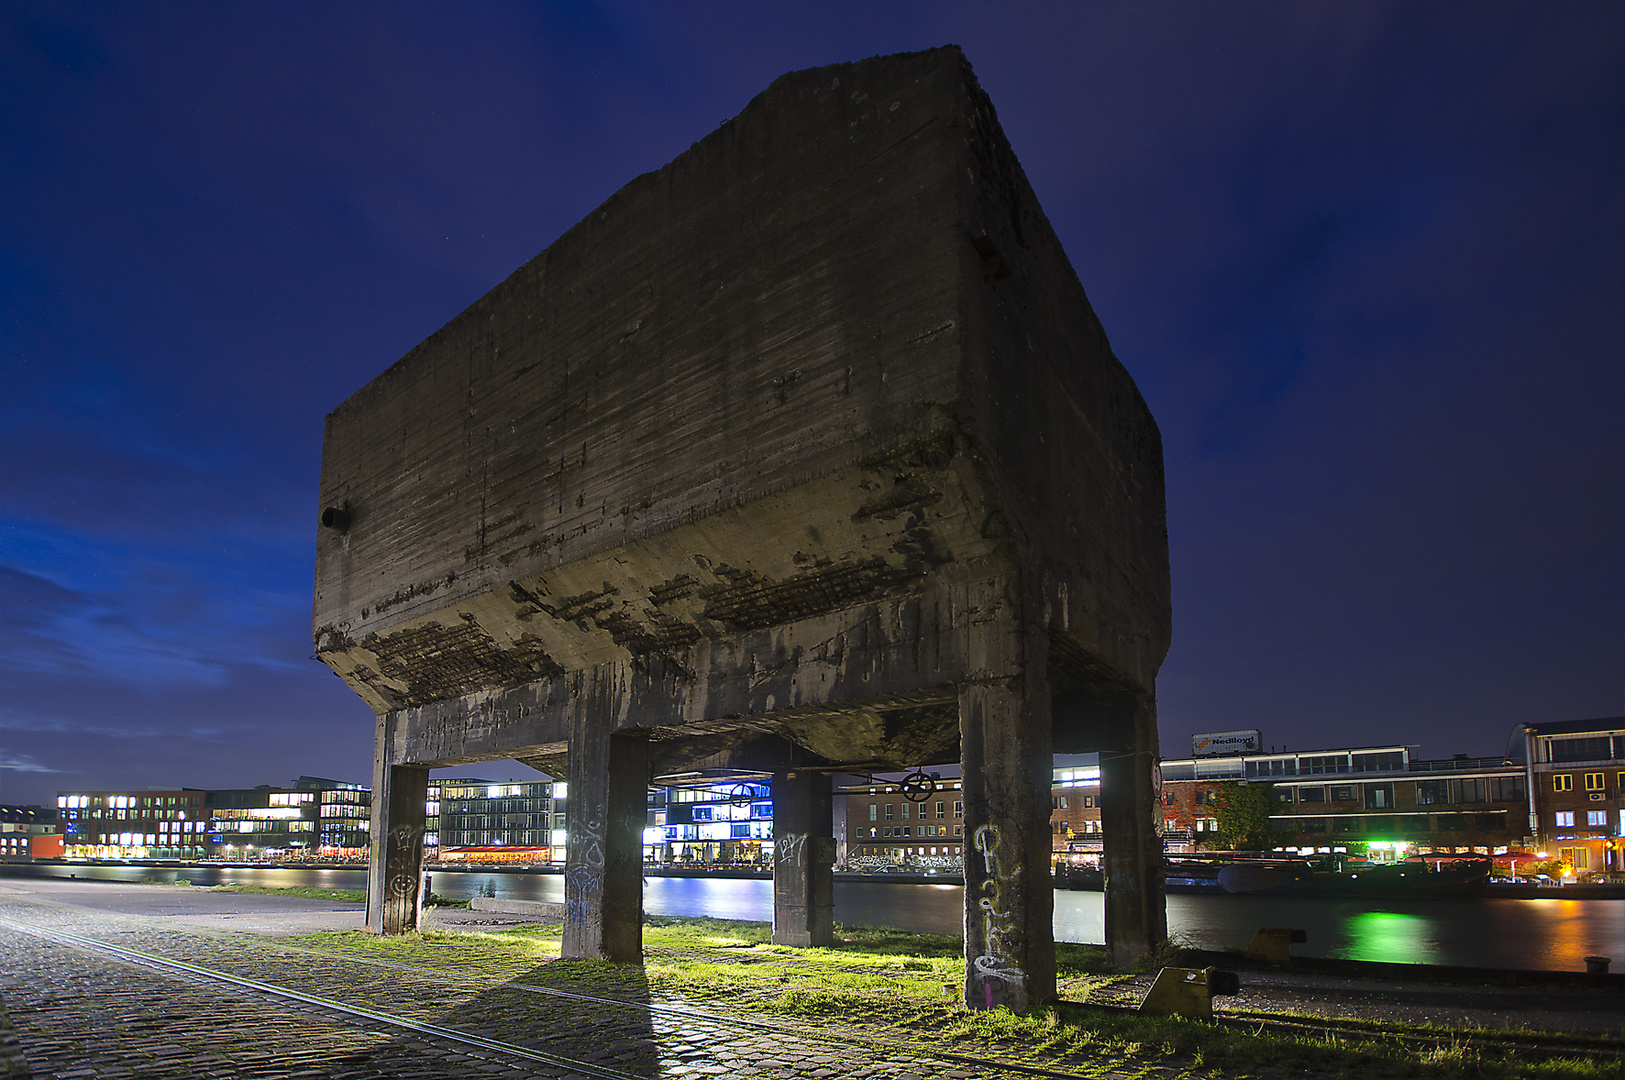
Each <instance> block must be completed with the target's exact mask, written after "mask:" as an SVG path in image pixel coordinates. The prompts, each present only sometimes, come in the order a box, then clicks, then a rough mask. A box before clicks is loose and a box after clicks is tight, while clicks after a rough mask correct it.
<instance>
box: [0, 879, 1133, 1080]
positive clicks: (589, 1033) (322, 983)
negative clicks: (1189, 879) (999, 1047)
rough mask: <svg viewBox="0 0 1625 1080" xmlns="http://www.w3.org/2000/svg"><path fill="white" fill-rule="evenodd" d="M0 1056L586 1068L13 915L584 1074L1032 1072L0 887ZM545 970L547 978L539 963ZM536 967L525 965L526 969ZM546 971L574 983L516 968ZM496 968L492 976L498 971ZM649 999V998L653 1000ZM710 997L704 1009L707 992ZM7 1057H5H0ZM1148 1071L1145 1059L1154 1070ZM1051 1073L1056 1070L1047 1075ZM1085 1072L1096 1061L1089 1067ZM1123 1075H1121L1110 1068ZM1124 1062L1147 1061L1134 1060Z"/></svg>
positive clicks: (956, 1078)
mask: <svg viewBox="0 0 1625 1080" xmlns="http://www.w3.org/2000/svg"><path fill="white" fill-rule="evenodd" d="M0 919H4V920H9V921H10V924H9V925H8V924H7V923H0V956H3V957H4V962H3V964H0V1003H3V1006H4V1010H5V1014H4V1016H0V1023H3V1022H4V1017H5V1016H9V1022H10V1025H11V1027H12V1029H13V1030H12V1031H11V1032H3V1031H0V1035H3V1036H4V1039H3V1041H0V1054H4V1055H5V1056H4V1057H0V1062H4V1063H6V1064H7V1066H8V1067H9V1068H10V1070H11V1075H12V1076H27V1075H30V1074H31V1075H32V1076H34V1077H56V1078H61V1080H79V1078H92V1077H94V1078H103V1077H106V1078H114V1077H117V1078H121V1080H122V1078H146V1077H151V1078H159V1077H163V1078H168V1077H301V1078H303V1077H310V1078H317V1077H333V1078H339V1077H345V1078H349V1077H354V1078H374V1077H377V1078H382V1077H401V1078H417V1077H451V1076H456V1077H466V1076H497V1077H521V1076H537V1077H549V1078H557V1077H583V1080H584V1077H585V1075H586V1074H584V1073H583V1072H582V1071H581V1070H580V1068H579V1066H578V1067H575V1068H572V1067H571V1066H569V1065H568V1064H567V1063H563V1062H561V1063H558V1064H546V1063H538V1062H537V1061H535V1060H525V1059H524V1058H523V1057H522V1056H520V1055H519V1054H518V1053H517V1052H511V1053H504V1052H502V1051H501V1050H500V1049H491V1048H481V1049H475V1048H470V1047H468V1046H466V1045H461V1044H459V1043H457V1042H454V1041H451V1040H449V1039H445V1038H437V1037H435V1036H433V1035H425V1034H420V1033H415V1032H410V1031H402V1030H401V1029H400V1028H398V1027H392V1026H390V1025H389V1024H387V1023H383V1022H381V1021H379V1020H376V1019H371V1018H367V1017H354V1016H348V1017H347V1016H344V1015H343V1014H341V1013H338V1012H335V1011H332V1010H329V1009H324V1008H320V1007H317V1006H313V1005H309V1004H302V1003H300V1002H297V1001H291V1000H288V999H286V998H282V997H277V996H274V995H271V994H267V993H265V992H257V991H255V990H253V989H248V988H243V987H236V986H231V985H225V984H221V983H219V982H214V981H210V980H208V979H205V978H202V977H198V976H193V975H188V974H186V973H184V972H177V971H175V970H172V969H161V968H154V967H149V966H140V965H139V964H137V963H132V962H130V961H128V960H124V959H118V958H115V957H113V956H110V955H108V954H105V953H102V952H99V951H93V950H87V949H86V948H84V947H80V946H75V945H73V944H71V943H65V942H63V941H60V940H57V939H53V938H50V937H45V936H40V935H39V934H36V933H31V932H29V931H28V930H27V929H19V928H18V926H17V924H31V925H33V926H37V927H41V928H45V929H48V930H53V931H58V932H62V933H68V934H75V935H80V936H83V937H86V938H92V939H95V940H97V941H101V942H106V943H108V944H112V945H117V946H120V947H122V948H126V949H130V950H135V951H138V952H142V953H146V954H149V955H152V956H156V957H163V958H169V959H173V960H181V961H185V962H187V963H190V964H194V965H198V966H200V967H203V968H206V969H209V970H212V971H217V972H223V973H227V974H229V975H232V976H236V977H239V978H242V979H246V980H254V981H257V982H261V983H266V984H270V985H272V986H275V987H280V988H284V989H287V990H291V991H297V992H301V993H305V994H309V995H314V996H316V997H319V998H322V999H325V1000H328V1001H333V1002H339V1003H343V1004H345V1005H350V1006H354V1007H357V1008H360V1009H368V1010H376V1011H378V1012H380V1013H386V1014H389V1015H392V1016H395V1017H401V1018H405V1019H407V1020H410V1021H415V1022H420V1023H424V1024H430V1025H437V1026H439V1027H442V1028H448V1029H455V1030H456V1031H458V1032H462V1033H466V1034H469V1035H473V1036H478V1037H482V1038H484V1039H487V1040H497V1041H499V1042H501V1043H504V1044H511V1045H512V1046H513V1047H516V1048H527V1049H529V1050H531V1051H535V1052H539V1053H541V1054H544V1055H553V1056H555V1057H556V1058H559V1059H570V1060H573V1061H575V1062H578V1063H586V1064H590V1065H592V1066H595V1067H596V1069H594V1070H588V1072H596V1075H598V1076H611V1077H613V1076H628V1077H650V1078H653V1077H691V1078H696V1080H697V1078H701V1077H707V1076H721V1075H728V1076H731V1077H739V1078H742V1080H747V1078H754V1077H763V1078H766V1077H787V1078H797V1080H799V1078H809V1080H825V1078H830V1077H847V1076H862V1077H876V1078H880V1080H932V1078H952V1080H980V1078H984V1077H987V1078H991V1077H1006V1076H1014V1075H1021V1074H1022V1073H1028V1074H1030V1073H1031V1070H1027V1069H1022V1068H1021V1067H1020V1066H1018V1065H1015V1064H1014V1063H1010V1064H1008V1065H1001V1064H998V1063H988V1062H971V1061H967V1060H964V1059H952V1058H949V1057H947V1056H939V1055H937V1054H933V1053H931V1052H929V1051H921V1050H920V1049H919V1048H917V1047H910V1046H900V1045H897V1044H896V1043H891V1044H887V1043H885V1042H881V1041H879V1040H877V1039H874V1038H869V1039H863V1038H853V1039H849V1040H839V1039H834V1040H832V1039H830V1038H828V1037H827V1033H825V1037H820V1035H819V1034H817V1033H809V1032H805V1031H798V1030H796V1029H794V1028H792V1027H788V1026H775V1025H771V1024H761V1023H754V1024H751V1025H749V1026H745V1025H741V1024H739V1023H736V1022H733V1021H732V1020H731V1019H730V1018H728V1017H726V1016H715V1015H713V1016H709V1017H708V1016H701V1015H696V1014H694V1013H693V1012H682V1011H673V1010H674V1009H676V1010H680V1009H681V1008H682V1007H683V1005H684V1003H683V1002H682V1001H680V1000H676V999H673V998H672V997H670V996H669V995H664V996H660V997H659V998H658V999H657V998H656V997H655V996H653V995H651V992H650V990H649V988H648V987H647V985H646V984H644V983H643V981H642V976H641V972H640V971H639V970H638V969H636V968H629V969H628V968H621V969H606V968H605V967H604V966H602V965H577V966H576V968H577V974H579V976H580V978H577V979H570V977H569V976H570V967H571V965H561V963H560V962H559V961H552V962H550V963H547V964H543V963H540V962H536V963H534V964H527V963H526V962H523V961H520V962H516V963H514V964H511V965H509V969H508V970H504V971H501V972H500V973H499V974H500V977H498V978H492V977H489V973H487V975H486V977H468V976H466V975H460V974H459V972H458V970H457V965H456V963H455V962H452V963H449V964H447V965H446V967H445V968H444V969H441V970H436V969H434V968H424V967H422V966H420V965H417V964H413V965H401V964H387V963H374V964H362V963H357V962H355V960H354V959H351V958H347V957H345V956H343V955H338V954H328V953H325V952H322V951H319V950H309V949H299V948H296V947H293V948H290V947H289V945H288V944H287V943H286V942H282V941H279V940H276V939H272V938H265V937H253V936H249V935H243V934H231V933H220V932H209V931H205V930H200V929H196V928H192V927H184V926H178V925H176V924H175V923H174V922H173V921H170V922H169V923H168V924H166V922H165V920H163V919H161V918H151V917H131V916H119V915H113V914H109V913H106V912H98V911H89V910H86V909H84V908H78V907H71V906H65V905H60V904H52V903H48V902H41V901H40V900H39V898H37V897H31V898H29V899H26V900H25V899H22V898H19V897H14V896H0ZM543 968H546V972H545V976H544V975H543V972H542V969H543ZM530 976H534V977H530ZM561 979H563V980H564V981H565V984H567V985H568V986H570V987H571V988H573V989H574V990H575V991H577V992H578V993H579V994H591V995H598V996H602V997H612V998H615V999H618V1000H619V1001H621V1002H623V1003H624V1004H620V1005H606V1004H605V1003H604V1002H602V1001H597V1000H585V999H583V998H581V997H579V996H578V997H571V996H569V994H568V993H564V994H560V993H556V992H555V993H548V992H546V991H545V990H538V989H537V988H536V987H535V986H526V985H523V983H525V982H531V983H548V984H550V985H551V986H553V987H554V988H555V989H556V990H557V989H560V988H561ZM504 980H506V981H504ZM648 1004H655V1005H658V1006H661V1007H659V1008H655V1009H650V1008H648V1007H647V1005H648ZM707 1011H708V1012H711V1013H713V1014H714V1013H715V1011H716V1009H715V1005H714V1003H713V1004H708V1005H707ZM8 1058H9V1060H7V1059H8ZM1151 1071H1152V1072H1155V1070H1151ZM1049 1075H1052V1076H1053V1075H1062V1074H1058V1073H1050V1074H1049ZM1091 1075H1094V1076H1109V1075H1113V1074H1102V1073H1100V1072H1098V1071H1092V1072H1091ZM1117 1075H1127V1074H1117ZM1135 1075H1148V1073H1147V1071H1145V1070H1137V1071H1136V1074H1135Z"/></svg>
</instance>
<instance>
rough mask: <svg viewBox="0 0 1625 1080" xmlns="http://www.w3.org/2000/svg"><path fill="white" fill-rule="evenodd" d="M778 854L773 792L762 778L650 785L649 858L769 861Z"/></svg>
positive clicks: (693, 861) (646, 830) (658, 860)
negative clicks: (676, 784)
mask: <svg viewBox="0 0 1625 1080" xmlns="http://www.w3.org/2000/svg"><path fill="white" fill-rule="evenodd" d="M772 857H773V792H772V789H771V785H769V784H765V783H760V782H753V781H752V782H737V783H735V782H726V783H715V784H695V785H684V786H675V787H655V788H650V789H649V811H648V820H647V824H646V826H645V828H644V830H643V858H644V861H645V862H655V863H672V864H675V865H679V866H681V865H685V864H698V863H707V864H716V863H721V864H727V865H747V866H758V865H760V866H766V865H769V864H770V863H771V861H772Z"/></svg>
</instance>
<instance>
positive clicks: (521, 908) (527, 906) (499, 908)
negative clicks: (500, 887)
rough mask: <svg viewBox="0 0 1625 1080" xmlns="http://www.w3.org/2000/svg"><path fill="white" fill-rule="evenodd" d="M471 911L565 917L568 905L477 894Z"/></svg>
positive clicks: (471, 902)
mask: <svg viewBox="0 0 1625 1080" xmlns="http://www.w3.org/2000/svg"><path fill="white" fill-rule="evenodd" d="M468 908H469V910H470V911H490V912H494V913H496V914H498V915H532V916H534V917H536V918H538V919H563V918H564V914H565V910H566V905H564V904H555V903H550V902H549V901H546V900H498V899H495V898H494V897H490V896H476V897H474V898H473V899H472V900H470V901H469V902H468Z"/></svg>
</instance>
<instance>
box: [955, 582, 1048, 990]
mask: <svg viewBox="0 0 1625 1080" xmlns="http://www.w3.org/2000/svg"><path fill="white" fill-rule="evenodd" d="M1019 616H1020V605H1019V603H1017V602H1015V601H1014V600H1012V599H1008V598H1006V599H1002V600H999V599H995V600H994V601H993V602H992V603H988V604H984V605H983V606H982V607H981V608H980V610H979V611H978V613H977V614H976V615H975V616H973V617H974V618H976V619H978V620H983V621H978V622H977V623H975V624H974V625H973V626H972V628H971V641H970V648H971V653H970V656H971V664H970V673H971V677H970V678H969V679H968V680H967V681H965V682H964V683H962V684H961V685H960V688H959V732H960V739H961V753H962V761H961V765H962V772H963V786H964V801H965V836H964V845H963V848H962V852H963V857H964V866H965V1005H966V1007H968V1008H971V1009H991V1008H993V1007H995V1006H999V1005H1004V1006H1006V1007H1008V1008H1010V1009H1012V1010H1015V1011H1017V1012H1025V1011H1027V1010H1028V1009H1031V1008H1035V1007H1037V1006H1040V1005H1044V1004H1046V1003H1047V1002H1049V1001H1051V1000H1053V999H1054V998H1055V932H1054V925H1053V921H1052V920H1053V918H1054V909H1055V894H1054V886H1053V884H1052V882H1051V878H1050V833H1049V816H1050V786H1051V784H1050V782H1051V775H1052V761H1051V755H1050V711H1049V689H1048V686H1047V684H1046V681H1045V675H1044V658H1045V653H1046V651H1047V644H1048V637H1047V635H1046V634H1045V633H1044V632H1043V630H1042V629H1040V628H1037V627H1032V626H1027V625H1024V624H1023V621H1022V620H1021V619H1020V617H1019Z"/></svg>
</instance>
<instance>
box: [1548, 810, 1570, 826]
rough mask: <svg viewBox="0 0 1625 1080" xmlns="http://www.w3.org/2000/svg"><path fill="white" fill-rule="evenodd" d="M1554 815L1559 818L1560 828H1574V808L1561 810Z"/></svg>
mask: <svg viewBox="0 0 1625 1080" xmlns="http://www.w3.org/2000/svg"><path fill="white" fill-rule="evenodd" d="M1553 817H1555V818H1556V819H1557V827H1558V828H1559V829H1572V828H1574V811H1573V810H1559V811H1558V812H1557V813H1556V814H1554V815H1553Z"/></svg>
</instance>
